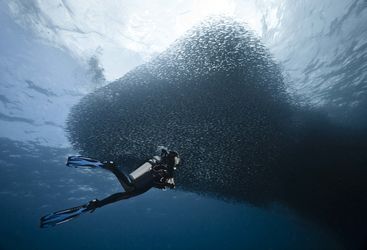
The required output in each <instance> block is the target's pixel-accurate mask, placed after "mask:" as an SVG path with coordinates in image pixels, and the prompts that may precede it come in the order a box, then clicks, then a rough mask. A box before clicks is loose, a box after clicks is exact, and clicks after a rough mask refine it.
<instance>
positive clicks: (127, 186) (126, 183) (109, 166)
mask: <svg viewBox="0 0 367 250" xmlns="http://www.w3.org/2000/svg"><path fill="white" fill-rule="evenodd" d="M102 168H103V169H106V170H109V171H111V172H112V173H113V174H114V175H115V176H116V178H117V179H118V181H119V182H120V184H121V186H122V187H123V188H124V190H125V191H126V192H132V191H133V190H134V189H135V188H134V184H133V183H132V182H131V181H130V179H129V177H127V176H126V175H125V174H124V173H123V172H121V171H120V170H119V169H118V167H117V166H116V165H115V164H114V163H113V162H112V161H109V162H103V167H102Z"/></svg>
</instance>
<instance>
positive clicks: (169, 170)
mask: <svg viewBox="0 0 367 250" xmlns="http://www.w3.org/2000/svg"><path fill="white" fill-rule="evenodd" d="M148 163H149V164H151V170H150V171H149V172H147V173H145V174H144V175H142V176H141V177H139V178H138V179H136V180H134V181H132V180H131V179H130V178H129V177H128V176H127V175H125V174H124V173H123V172H122V171H120V170H119V169H118V167H117V166H116V165H115V164H114V163H113V162H104V163H103V168H104V169H106V170H109V171H111V172H112V173H113V174H114V175H115V176H116V177H117V179H118V180H119V182H120V184H121V186H122V187H123V188H124V190H125V191H124V192H119V193H115V194H112V195H110V196H108V197H106V198H104V199H102V200H93V201H91V202H90V204H89V206H90V208H91V209H93V208H98V207H102V206H105V205H107V204H110V203H113V202H116V201H119V200H123V199H128V198H131V197H133V196H137V195H140V194H142V193H145V192H146V191H148V190H149V189H151V188H153V187H154V188H159V189H165V188H174V187H175V184H174V182H173V181H172V182H169V180H173V172H174V169H173V166H174V158H172V159H171V157H167V158H166V159H165V160H164V161H162V162H158V163H155V162H154V161H151V160H149V161H148Z"/></svg>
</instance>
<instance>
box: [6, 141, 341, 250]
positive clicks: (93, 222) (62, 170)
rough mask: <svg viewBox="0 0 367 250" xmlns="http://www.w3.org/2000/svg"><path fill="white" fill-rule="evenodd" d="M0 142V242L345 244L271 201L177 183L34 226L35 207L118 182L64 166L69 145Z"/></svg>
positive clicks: (55, 245) (57, 204)
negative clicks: (190, 189)
mask: <svg viewBox="0 0 367 250" xmlns="http://www.w3.org/2000/svg"><path fill="white" fill-rule="evenodd" d="M1 145H2V146H1V151H0V156H1V159H2V161H1V169H0V171H1V173H0V174H1V179H2V182H1V183H2V189H1V192H0V195H1V201H2V202H1V204H0V210H1V220H2V222H3V223H2V224H1V227H0V230H1V231H0V232H1V244H0V247H1V249H50V248H52V249H70V248H71V249H77V248H82V249H188V248H190V249H209V248H210V249H246V248H247V249H294V248H297V249H343V248H342V247H341V245H340V242H338V240H337V239H335V238H333V234H332V233H331V232H330V231H329V230H328V229H327V228H320V227H317V226H316V225H314V224H312V223H309V222H307V221H305V220H302V219H300V218H299V217H297V216H296V215H294V214H293V213H292V212H291V211H288V210H287V209H285V208H284V207H281V206H279V205H277V204H274V206H272V207H268V208H258V207H253V206H250V205H247V204H237V203H226V202H223V201H218V200H216V199H211V198H208V197H203V196H199V195H196V194H193V193H186V192H182V191H166V192H164V191H158V190H151V191H149V192H148V193H146V194H143V195H141V196H139V197H136V198H134V199H130V200H125V201H123V202H118V203H115V204H112V205H109V206H106V207H103V209H99V210H97V211H95V212H94V213H92V214H87V215H85V216H82V217H80V218H78V219H77V220H75V221H72V222H70V223H66V224H63V225H60V226H58V227H55V228H50V229H40V228H39V227H38V223H39V217H40V216H41V215H44V214H47V213H49V212H50V211H54V210H59V209H62V208H67V207H72V206H75V205H78V204H82V203H85V202H87V201H88V200H90V199H93V198H97V197H98V198H102V197H104V196H106V195H108V194H110V193H113V192H117V191H119V189H120V187H119V186H118V185H117V182H116V181H115V180H114V177H113V176H112V175H111V174H109V173H107V172H103V171H98V170H96V171H80V170H77V169H75V168H68V167H66V166H65V165H64V163H65V162H64V159H63V156H64V155H65V154H67V153H72V152H73V151H71V150H69V149H64V150H60V149H52V148H45V147H37V146H36V147H34V146H33V147H30V146H29V145H22V144H18V145H14V144H13V142H10V141H8V140H4V139H2V140H1ZM5 145H6V146H5ZM86 187H92V189H88V188H86Z"/></svg>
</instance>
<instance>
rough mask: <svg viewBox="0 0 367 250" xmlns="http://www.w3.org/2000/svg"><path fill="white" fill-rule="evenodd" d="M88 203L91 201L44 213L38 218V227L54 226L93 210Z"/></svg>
mask: <svg viewBox="0 0 367 250" xmlns="http://www.w3.org/2000/svg"><path fill="white" fill-rule="evenodd" d="M92 202H93V201H92ZM90 204H91V202H89V203H88V204H84V205H82V206H78V207H72V208H68V209H64V210H61V211H57V212H54V213H51V214H48V215H45V216H43V217H42V218H41V219H40V227H41V228H47V227H54V226H56V225H60V224H62V223H65V222H68V221H70V220H72V219H75V218H76V217H78V216H79V215H82V214H84V213H86V212H93V211H94V210H95V207H94V208H91V206H89V205H90Z"/></svg>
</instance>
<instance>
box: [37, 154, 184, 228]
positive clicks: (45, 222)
mask: <svg viewBox="0 0 367 250" xmlns="http://www.w3.org/2000/svg"><path fill="white" fill-rule="evenodd" d="M179 163H180V157H179V155H178V153H177V152H176V151H170V150H167V149H166V148H161V153H160V156H154V157H153V158H151V159H149V160H148V161H146V162H145V163H144V164H143V165H141V166H140V167H139V168H137V169H136V170H135V171H133V172H131V173H130V174H128V175H126V174H125V173H123V172H122V171H121V170H119V169H118V167H117V165H115V164H114V163H113V162H112V161H104V162H100V161H98V160H94V159H92V158H88V157H83V156H70V157H68V160H67V163H66V165H67V166H69V167H86V168H102V169H106V170H108V171H111V172H112V173H113V174H114V175H115V176H116V177H117V179H118V180H119V182H120V184H121V186H122V187H123V188H124V192H120V193H115V194H113V195H110V196H108V197H107V198H105V199H102V200H98V199H94V200H91V201H89V202H88V203H87V204H84V205H81V206H78V207H73V208H69V209H64V210H61V211H57V212H54V213H51V214H48V215H46V216H43V217H42V218H41V220H40V227H41V228H46V227H52V226H56V225H59V224H62V223H65V222H68V221H70V220H72V219H74V218H76V217H78V216H79V215H81V214H84V213H87V212H90V213H92V212H94V210H95V209H97V208H100V207H102V206H105V205H107V204H110V203H113V202H116V201H119V200H123V199H128V198H131V197H134V196H137V195H140V194H142V193H145V192H146V191H148V190H149V189H151V188H153V187H155V188H159V189H166V188H170V189H172V188H175V181H174V176H173V174H174V171H175V170H176V167H177V165H178V164H179Z"/></svg>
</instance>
